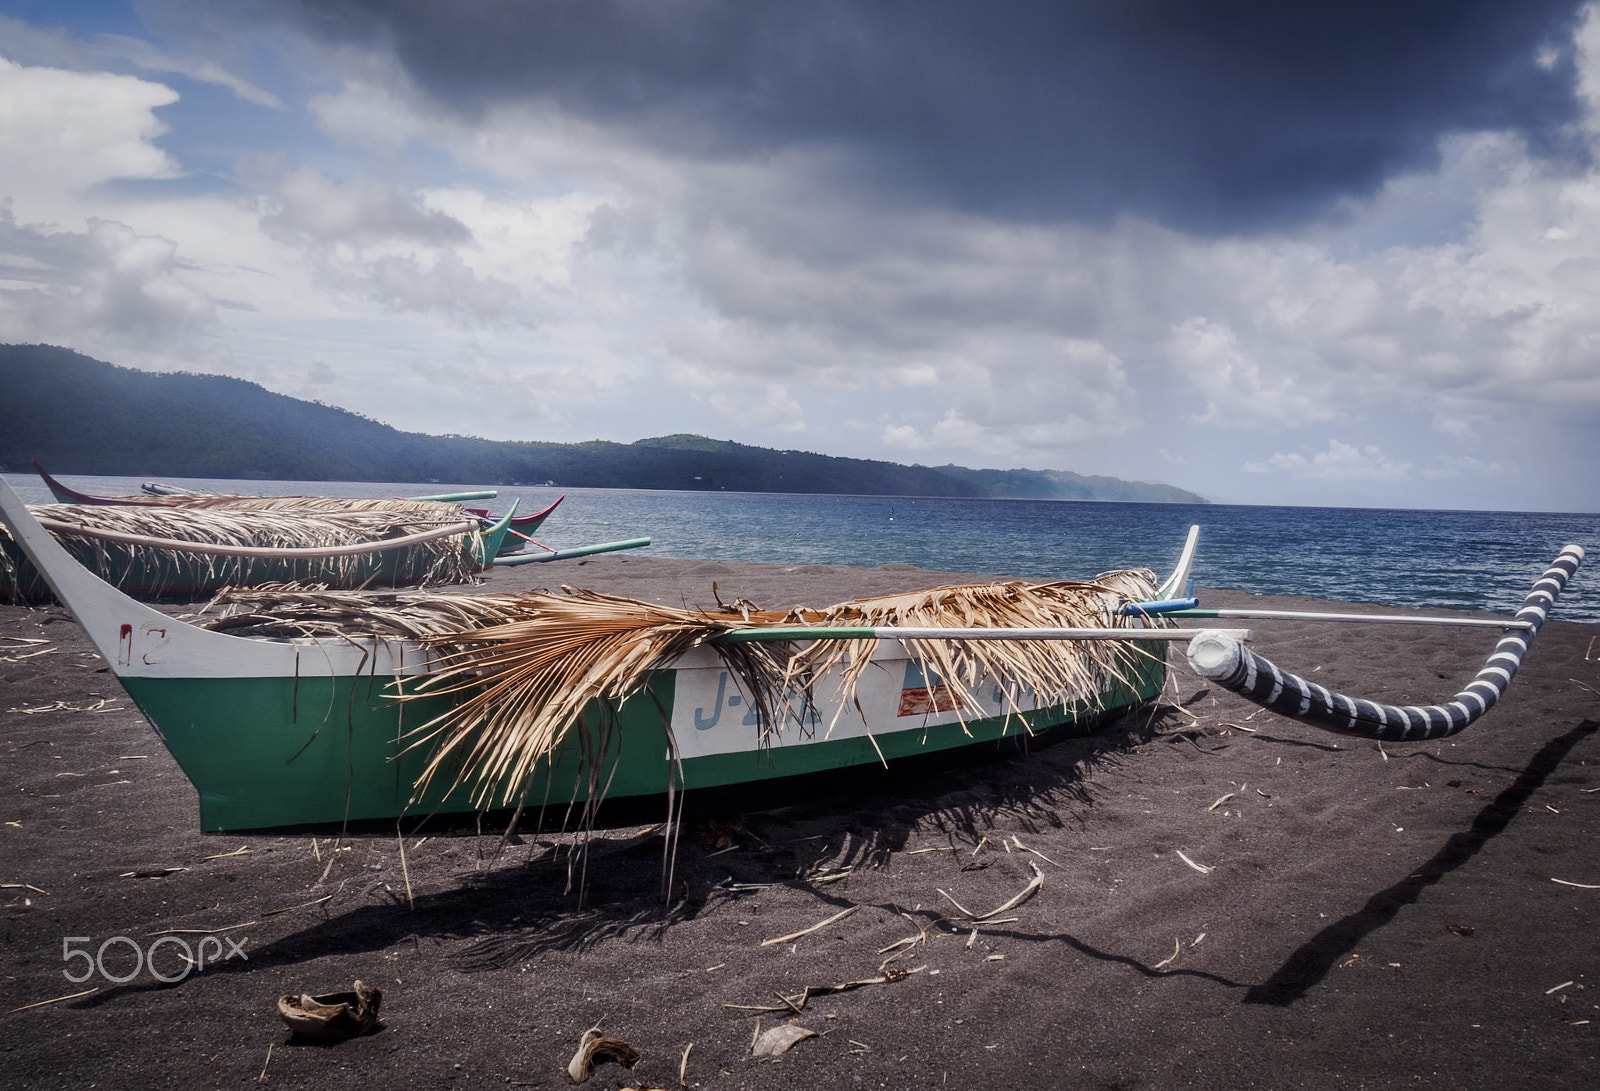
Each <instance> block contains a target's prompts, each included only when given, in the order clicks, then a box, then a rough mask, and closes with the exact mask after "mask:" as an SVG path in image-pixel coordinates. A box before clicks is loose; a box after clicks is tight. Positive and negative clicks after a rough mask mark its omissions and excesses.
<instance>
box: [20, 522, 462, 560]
mask: <svg viewBox="0 0 1600 1091" xmlns="http://www.w3.org/2000/svg"><path fill="white" fill-rule="evenodd" d="M39 525H40V526H42V527H44V528H45V529H46V530H49V531H52V532H53V533H56V534H68V535H73V536H77V537H84V538H102V539H104V540H106V541H108V542H125V543H127V544H129V545H137V546H149V547H150V548H152V549H166V550H171V551H172V552H174V553H205V554H212V555H216V556H222V557H256V558H263V559H268V560H274V559H300V558H306V559H313V558H318V557H350V556H354V555H355V554H358V553H381V552H383V551H385V550H389V549H403V548H405V547H406V546H411V545H416V544H417V543H418V542H427V541H431V540H432V539H434V538H446V537H449V536H450V535H452V534H470V533H472V532H474V531H476V530H477V528H478V524H477V521H476V520H474V521H472V522H470V523H451V524H450V525H448V526H442V527H434V528H433V529H432V530H423V531H418V532H417V533H416V534H407V535H405V536H403V537H400V538H382V539H379V540H378V541H376V542H356V543H354V544H352V545H342V546H308V547H305V548H288V549H273V548H270V547H267V546H234V545H217V544H214V543H211V542H186V541H183V540H181V539H177V538H151V537H147V536H146V535H143V534H129V533H126V532H124V531H120V530H100V529H98V528H92V527H82V526H78V525H77V524H76V523H62V522H58V521H57V520H55V519H40V520H39Z"/></svg>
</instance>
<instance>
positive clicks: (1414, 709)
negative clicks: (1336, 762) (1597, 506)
mask: <svg viewBox="0 0 1600 1091" xmlns="http://www.w3.org/2000/svg"><path fill="white" fill-rule="evenodd" d="M1583 556H1584V554H1583V547H1582V546H1576V545H1569V546H1567V547H1566V548H1565V549H1563V550H1562V551H1561V553H1560V555H1559V556H1557V557H1556V559H1555V560H1554V561H1553V562H1551V564H1550V567H1549V568H1547V569H1545V572H1544V575H1542V576H1540V577H1539V580H1538V582H1536V583H1535V584H1534V585H1533V590H1532V591H1531V592H1529V594H1528V598H1527V601H1525V602H1524V603H1523V604H1522V609H1521V610H1519V611H1517V616H1516V621H1517V622H1518V623H1521V624H1519V626H1518V627H1517V628H1508V629H1507V630H1506V633H1505V635H1504V636H1502V637H1501V638H1500V642H1499V643H1498V644H1496V645H1495V649H1494V653H1493V654H1492V655H1490V656H1489V660H1488V662H1486V663H1485V664H1484V665H1483V669H1482V670H1480V671H1479V672H1478V676H1477V677H1476V678H1474V679H1473V680H1472V682H1471V683H1470V684H1468V685H1467V687H1466V688H1465V689H1463V690H1462V691H1461V692H1460V693H1458V694H1456V695H1455V696H1454V697H1452V698H1451V699H1450V700H1449V701H1446V702H1445V703H1444V704H1441V705H1424V706H1420V707H1419V706H1415V705H1407V706H1405V707H1401V706H1399V705H1385V704H1379V703H1378V702H1376V701H1364V700H1361V699H1360V698H1356V697H1346V696H1345V695H1344V694H1342V693H1332V692H1330V691H1329V690H1327V689H1325V688H1324V687H1322V686H1319V685H1317V684H1316V683H1315V682H1308V681H1306V680H1305V679H1304V678H1301V677H1299V676H1298V675H1293V674H1289V673H1287V672H1286V671H1282V670H1279V669H1278V667H1277V666H1275V665H1274V664H1273V663H1272V662H1271V661H1270V660H1268V659H1266V658H1264V657H1262V656H1259V655H1257V654H1256V653H1255V652H1253V651H1251V650H1250V649H1249V648H1246V647H1245V646H1244V645H1243V644H1242V643H1240V642H1239V641H1238V640H1236V639H1235V638H1233V637H1232V636H1228V635H1226V634H1223V633H1206V634H1205V635H1204V636H1200V637H1196V638H1195V639H1193V640H1191V641H1190V642H1189V666H1190V667H1192V668H1193V669H1194V671H1195V673H1196V674H1198V675H1200V676H1201V677H1202V678H1205V679H1208V680H1210V681H1213V682H1216V683H1217V684H1218V685H1220V686H1222V687H1223V688H1224V689H1229V690H1232V691H1233V692H1234V693H1237V694H1239V695H1240V696H1241V697H1244V698H1246V699H1248V700H1250V701H1254V702H1255V703H1256V704H1258V705H1261V706H1262V707H1263V708H1266V709H1269V710H1270V711H1272V712H1276V713H1278V714H1279V715H1281V716H1288V717H1290V718H1291V719H1296V720H1303V721H1305V722H1306V723H1310V724H1315V725H1316V726H1318V727H1323V728H1326V729H1328V730H1329V731H1334V732H1338V733H1339V734H1341V735H1358V736H1361V737H1363V738H1368V739H1393V740H1397V741H1398V740H1405V741H1415V740H1419V739H1438V738H1443V737H1444V736H1446V735H1454V734H1455V733H1456V732H1458V731H1461V730H1462V729H1464V728H1466V727H1467V726H1468V725H1469V724H1471V723H1472V722H1473V721H1474V720H1476V719H1477V718H1478V717H1479V716H1482V715H1483V714H1484V713H1485V712H1487V711H1489V709H1491V708H1493V707H1494V704H1495V702H1496V701H1498V700H1499V699H1500V695H1501V694H1503V693H1504V692H1505V690H1506V687H1507V686H1509V685H1510V684H1511V679H1512V677H1513V676H1515V675H1516V673H1517V668H1518V667H1519V666H1521V665H1522V657H1523V655H1524V654H1525V653H1526V652H1527V650H1528V645H1529V644H1531V643H1532V642H1533V638H1534V636H1535V635H1536V634H1537V633H1538V632H1539V626H1540V625H1542V624H1544V620H1545V618H1546V616H1547V615H1548V614H1549V611H1550V607H1551V606H1552V605H1554V603H1555V601H1556V596H1558V595H1560V594H1561V590H1562V588H1564V587H1565V586H1566V585H1567V581H1568V580H1569V579H1571V578H1572V575H1573V573H1575V572H1576V571H1577V570H1578V566H1579V565H1581V564H1582V563H1583Z"/></svg>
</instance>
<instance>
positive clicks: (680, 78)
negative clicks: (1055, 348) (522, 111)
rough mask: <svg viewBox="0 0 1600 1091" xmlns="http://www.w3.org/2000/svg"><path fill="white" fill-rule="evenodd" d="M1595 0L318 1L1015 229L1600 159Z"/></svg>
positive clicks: (305, 15)
mask: <svg viewBox="0 0 1600 1091" xmlns="http://www.w3.org/2000/svg"><path fill="white" fill-rule="evenodd" d="M1579 6H1580V5H1579V4H1578V3H1576V2H1575V0H1526V2H1521V3H1515V4H1507V3H1503V2H1496V0H1427V2H1416V3H1403V4H1396V3H1393V2H1376V3H1372V2H1369V3H1356V2H1320V3H1291V4H1285V3H1282V2H1281V0H1273V2H1259V0H1258V2H1250V0H1233V2H1217V3H1202V4H1197V3H1192V2H1186V0H1129V2H1121V3H1089V2H1083V0H1076V2H1044V0H1007V2H993V3H988V4H971V3H958V2H955V0H878V2H873V3H860V2H844V0H822V2H815V3H806V4H794V3H781V2H777V0H678V2H663V0H545V2H540V3H528V4H520V3H519V4H507V3H498V2H493V0H464V2H459V3H451V4H439V3H436V2H433V0H299V2H298V3H297V4H295V5H292V6H290V7H289V8H287V9H286V8H284V7H283V6H281V5H272V6H271V7H270V8H267V9H263V10H264V11H266V12H270V13H271V14H270V16H269V15H262V16H261V17H263V18H274V19H276V18H280V17H281V16H282V13H283V12H284V11H286V10H287V11H291V12H293V13H294V15H293V16H292V18H294V19H295V21H296V22H297V23H298V24H299V25H300V26H301V27H302V28H304V29H306V30H308V31H309V32H311V33H312V34H314V35H316V36H318V37H320V38H322V39H324V40H327V41H331V42H338V43H341V44H344V45H346V46H358V47H361V48H364V49H373V48H377V49H383V50H388V51H392V54H393V55H394V56H395V57H396V58H397V59H398V60H399V62H400V63H401V64H402V65H403V67H404V69H405V71H406V72H407V73H408V74H409V76H410V78H411V79H412V81H414V83H415V85H416V86H417V87H418V88H420V89H421V90H422V91H423V92H424V93H425V94H427V95H428V96H430V97H431V98H432V99H433V100H434V101H436V102H437V103H439V104H442V105H443V106H445V107H446V108H448V109H450V110H453V111H456V112H458V113H459V114H461V115H462V116H464V117H468V118H471V117H475V116H478V115H481V114H482V113H483V112H485V111H488V110H492V109H494V108H496V107H504V106H508V105H517V104H533V105H542V106H545V107H549V108H552V109H554V110H556V111H558V112H560V113H561V114H562V115H564V116H567V117H570V118H575V119H580V120H581V121H583V122H585V123H588V124H593V125H597V126H600V127H603V128H605V129H607V130H610V131H613V132H615V133H617V134H619V135H622V136H623V137H625V138H626V139H628V140H631V141H633V142H636V143H637V144H639V145H642V146H647V147H650V148H651V149H653V150H655V151H656V152H658V153H665V154H670V155H674V156H682V157H688V158H695V159H702V160H739V159H747V158H752V157H755V158H759V157H762V156H768V155H772V154H774V153H777V152H779V151H782V150H784V149H801V150H805V151H807V152H814V153H825V154H828V155H831V156H832V157H833V161H834V163H835V164H836V167H837V170H838V172H839V181H840V182H842V183H845V184H853V185H858V186H864V187H868V188H872V189H877V190H880V191H883V190H886V191H892V192H895V193H896V194H898V195H900V196H901V198H902V199H906V198H909V199H915V200H919V201H921V202H925V203H927V204H930V205H937V206H944V207H950V208H953V209H957V210H960V211H963V212H970V213H977V214H981V215H985V216H996V217H1000V218H1004V219H1010V220H1044V221H1060V220H1078V221H1092V222H1106V221H1110V220H1114V219H1115V218H1116V217H1118V216H1121V215H1132V216H1136V217H1140V218H1144V219H1149V220H1154V221H1157V222H1160V223H1163V224H1165V225H1167V226H1171V227H1176V228H1180V229H1183V230H1187V231H1196V232H1201V233H1207V234H1215V233H1221V232H1237V231H1254V230H1263V229H1281V228H1283V227H1285V226H1288V225H1292V224H1295V223H1302V222H1305V221H1307V220H1311V219H1315V218H1318V217H1321V216H1324V215H1326V214H1327V213H1328V212H1329V211H1330V210H1333V209H1335V208H1337V206H1338V203H1339V202H1340V201H1341V200H1344V199H1347V198H1353V197H1363V196H1367V195H1370V194H1372V193H1374V192H1375V191H1376V190H1377V189H1378V188H1379V187H1380V186H1381V185H1382V184H1383V182H1384V181H1385V180H1386V179H1388V178H1391V177H1393V176H1395V175H1397V174H1402V173H1406V172H1412V171H1416V170H1422V169H1428V168H1430V167H1432V166H1433V165H1434V164H1435V163H1436V162H1437V159H1438V154H1439V141H1440V138H1441V137H1443V136H1445V135H1448V134H1451V133H1457V132H1469V131H1487V130H1493V131H1500V132H1508V133H1514V134H1516V135H1518V136H1519V137H1521V138H1522V139H1523V140H1524V141H1525V142H1526V143H1527V145H1528V146H1529V147H1530V148H1531V149H1532V150H1533V152H1534V153H1535V154H1536V155H1540V156H1548V157H1556V158H1566V159H1573V160H1577V159H1581V158H1583V157H1584V156H1585V155H1586V148H1585V145H1584V144H1583V143H1582V142H1581V141H1579V140H1576V139H1575V137H1574V131H1573V130H1574V125H1573V123H1574V122H1575V121H1576V120H1577V118H1578V116H1579V104H1578V102H1577V100H1576V97H1575V95H1574V90H1575V84H1576V69H1575V65H1574V58H1573V56H1572V50H1571V38H1572V32H1573V28H1574V26H1575V24H1576V21H1577V18H1578V11H1579Z"/></svg>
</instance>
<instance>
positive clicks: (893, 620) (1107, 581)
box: [785, 570, 1156, 711]
mask: <svg viewBox="0 0 1600 1091" xmlns="http://www.w3.org/2000/svg"><path fill="white" fill-rule="evenodd" d="M1155 586H1156V579H1155V574H1154V573H1152V572H1149V571H1148V570H1136V571H1124V572H1108V573H1105V574H1103V575H1101V576H1098V577H1096V578H1095V579H1094V580H1093V581H1091V582H1080V581H1074V580H1058V581H1055V582H1052V583H1042V584H1026V583H1022V582H1020V581H1011V582H1006V583H992V584H972V585H966V586H960V587H940V588H936V589H934V590H932V591H917V592H912V593H910V594H905V595H886V596H882V597H879V598H871V599H860V600H857V601H855V602H846V603H841V604H840V605H838V606H834V607H831V608H830V609H828V610H826V611H824V612H823V615H822V618H821V619H820V620H819V621H816V622H811V623H810V624H819V625H825V626H863V627H870V628H879V627H883V626H905V627H916V628H923V627H927V628H952V629H956V628H976V629H1007V628H1017V629H1026V628H1040V629H1049V628H1112V627H1115V626H1117V625H1119V624H1126V623H1127V619H1125V618H1123V619H1119V618H1118V617H1117V608H1118V607H1119V606H1121V605H1122V604H1123V603H1125V602H1139V601H1143V600H1146V599H1149V598H1150V597H1151V596H1152V595H1153V594H1154V593H1155ZM905 646H906V650H907V651H909V652H910V653H911V656H912V658H913V659H915V660H916V661H917V664H918V666H920V667H921V668H922V671H923V673H924V675H926V676H928V677H930V678H931V677H934V676H937V677H938V678H939V679H940V680H941V681H942V682H943V684H945V685H947V686H949V687H951V688H952V689H953V690H955V691H956V694H957V696H958V699H957V700H956V701H955V702H954V703H955V704H956V706H957V707H958V708H969V707H973V706H974V705H976V703H977V702H976V700H975V697H974V693H975V691H976V690H977V689H978V687H979V683H980V682H981V681H982V680H984V679H988V680H989V681H990V682H991V683H995V684H999V685H1000V687H1001V691H1002V693H1003V694H1004V696H1005V698H1006V703H1007V705H1008V706H1009V707H1010V710H1011V711H1016V710H1017V709H1018V708H1019V707H1020V699H1021V697H1022V694H1023V693H1024V692H1026V693H1031V694H1032V695H1033V697H1034V699H1035V701H1036V703H1037V704H1038V705H1040V706H1041V707H1042V706H1045V705H1055V704H1062V703H1066V702H1069V701H1089V702H1093V701H1094V700H1096V699H1097V698H1098V696H1099V695H1100V694H1101V693H1102V692H1103V691H1104V689H1105V688H1106V685H1107V684H1108V683H1110V682H1113V681H1126V680H1127V678H1128V675H1129V671H1130V667H1131V664H1130V662H1129V659H1128V657H1129V654H1130V651H1129V646H1128V645H1124V644H1121V643H1120V642H1119V643H1112V642H1109V641H1078V642H1073V643H1063V642H1060V641H1051V642H1042V641H1040V642H1035V641H1019V640H1011V641H1007V640H995V641H988V640H983V641H959V642H958V641H946V640H908V641H906V642H905ZM874 650H875V644H874V642H872V641H838V640H835V641H819V642H817V643H815V644H812V645H810V646H809V647H807V648H805V649H804V650H802V651H801V652H799V653H798V654H797V655H796V656H795V657H794V659H793V660H792V661H791V663H790V672H789V677H788V678H787V679H786V680H785V681H786V688H787V689H791V690H792V689H794V688H795V687H797V686H803V687H806V688H808V689H809V688H810V687H812V686H814V685H815V684H816V683H817V682H818V681H820V680H821V679H822V678H823V677H824V676H826V675H827V674H828V673H829V672H830V671H834V670H837V671H838V672H839V692H840V696H841V703H840V708H841V710H842V708H843V707H844V706H845V705H846V704H849V703H850V702H851V701H852V700H853V696H854V693H855V690H856V686H857V683H858V682H859V680H860V678H861V675H862V672H863V671H865V670H866V669H867V667H868V665H869V664H870V663H871V661H872V655H873V651H874Z"/></svg>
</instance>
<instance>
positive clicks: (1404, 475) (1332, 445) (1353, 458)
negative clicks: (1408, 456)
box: [1244, 439, 1411, 481]
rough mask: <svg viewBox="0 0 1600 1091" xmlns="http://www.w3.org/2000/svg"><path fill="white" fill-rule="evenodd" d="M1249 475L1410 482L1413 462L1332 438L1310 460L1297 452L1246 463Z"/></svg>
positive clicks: (1376, 449)
mask: <svg viewBox="0 0 1600 1091" xmlns="http://www.w3.org/2000/svg"><path fill="white" fill-rule="evenodd" d="M1244 469H1245V471H1246V472H1248V473H1255V474H1259V473H1266V472H1267V471H1269V470H1278V471H1280V472H1282V473H1286V474H1288V475H1289V476H1291V477H1295V478H1298V479H1300V480H1308V481H1408V480H1410V478H1411V463H1409V462H1404V461H1399V460H1396V459H1392V458H1390V457H1389V456H1388V455H1386V454H1384V453H1383V451H1382V450H1380V449H1379V448H1378V447H1377V446H1375V445H1373V444H1367V445H1366V446H1364V447H1356V446H1354V445H1353V444H1349V443H1341V442H1340V441H1339V440H1336V439H1330V440H1329V441H1328V449H1327V450H1326V451H1320V452H1318V453H1317V454H1314V455H1312V456H1311V457H1310V458H1307V457H1306V456H1305V455H1303V454H1300V453H1299V452H1298V451H1292V452H1289V453H1287V454H1285V453H1282V452H1280V453H1278V454H1275V455H1272V456H1271V457H1270V458H1268V459H1267V460H1266V462H1265V463H1261V462H1246V463H1245V464H1244Z"/></svg>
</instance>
